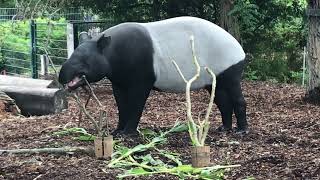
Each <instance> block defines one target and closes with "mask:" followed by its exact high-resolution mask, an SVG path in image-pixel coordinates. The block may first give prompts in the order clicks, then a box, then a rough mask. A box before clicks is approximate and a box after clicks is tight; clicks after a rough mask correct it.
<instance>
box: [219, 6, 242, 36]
mask: <svg viewBox="0 0 320 180" xmlns="http://www.w3.org/2000/svg"><path fill="white" fill-rule="evenodd" d="M233 6H234V0H220V20H219V25H220V27H222V28H223V29H225V30H226V31H228V32H229V33H230V34H232V35H233V37H234V38H236V39H237V40H238V41H239V40H240V29H239V24H238V20H237V18H236V17H234V16H229V15H228V13H229V12H230V11H231V10H232V9H233Z"/></svg>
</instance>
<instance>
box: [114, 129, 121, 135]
mask: <svg viewBox="0 0 320 180" xmlns="http://www.w3.org/2000/svg"><path fill="white" fill-rule="evenodd" d="M122 132H123V130H121V129H116V130H114V131H113V132H112V133H111V135H112V136H118V135H120V134H122Z"/></svg>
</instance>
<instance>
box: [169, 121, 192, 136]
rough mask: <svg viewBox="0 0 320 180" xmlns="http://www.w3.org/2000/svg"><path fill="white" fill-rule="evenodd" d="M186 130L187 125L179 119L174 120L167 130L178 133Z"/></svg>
mask: <svg viewBox="0 0 320 180" xmlns="http://www.w3.org/2000/svg"><path fill="white" fill-rule="evenodd" d="M185 131H188V125H187V124H185V123H181V122H180V121H176V123H175V125H174V126H173V127H172V128H171V129H170V130H169V132H170V133H178V132H185Z"/></svg>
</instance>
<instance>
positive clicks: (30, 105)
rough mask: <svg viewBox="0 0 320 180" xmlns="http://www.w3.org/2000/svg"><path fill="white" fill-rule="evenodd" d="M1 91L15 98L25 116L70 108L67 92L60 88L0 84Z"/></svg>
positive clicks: (51, 112)
mask: <svg viewBox="0 0 320 180" xmlns="http://www.w3.org/2000/svg"><path fill="white" fill-rule="evenodd" d="M0 91H3V92H5V93H6V94H7V95H8V96H9V97H10V98H12V99H14V100H15V103H16V105H17V106H18V107H19V108H20V109H21V114H22V115H24V116H29V115H47V114H55V113H58V112H61V111H62V110H63V109H66V108H68V102H67V97H66V94H65V92H64V91H63V90H60V89H56V88H52V89H49V88H44V87H28V86H27V87H24V86H3V85H1V84H0Z"/></svg>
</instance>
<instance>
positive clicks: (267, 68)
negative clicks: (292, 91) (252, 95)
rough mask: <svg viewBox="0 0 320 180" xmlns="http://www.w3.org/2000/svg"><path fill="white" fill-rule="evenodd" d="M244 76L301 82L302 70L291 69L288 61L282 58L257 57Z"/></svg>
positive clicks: (253, 78)
mask: <svg viewBox="0 0 320 180" xmlns="http://www.w3.org/2000/svg"><path fill="white" fill-rule="evenodd" d="M244 77H245V78H246V79H248V80H261V81H272V82H279V83H297V84H301V82H302V70H300V71H291V70H290V69H289V66H288V64H287V61H284V60H282V59H281V58H276V59H274V60H268V58H267V57H266V59H255V60H253V61H251V62H249V63H248V65H247V67H246V69H245V72H244Z"/></svg>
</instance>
